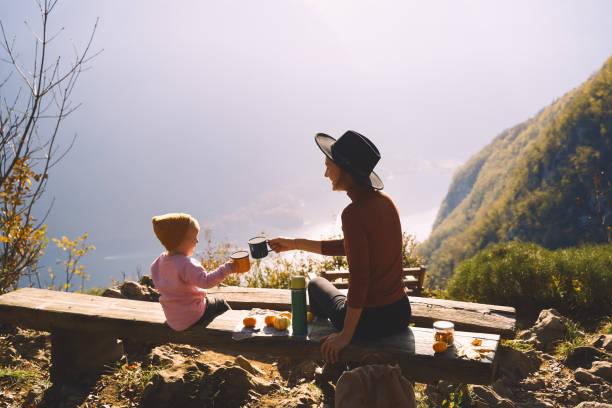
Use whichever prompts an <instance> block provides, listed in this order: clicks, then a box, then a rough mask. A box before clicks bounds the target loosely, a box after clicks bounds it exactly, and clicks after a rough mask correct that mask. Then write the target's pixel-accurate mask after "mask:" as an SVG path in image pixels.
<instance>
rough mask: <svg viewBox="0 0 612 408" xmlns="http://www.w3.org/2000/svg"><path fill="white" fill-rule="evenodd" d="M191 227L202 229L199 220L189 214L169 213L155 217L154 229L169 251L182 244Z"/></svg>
mask: <svg viewBox="0 0 612 408" xmlns="http://www.w3.org/2000/svg"><path fill="white" fill-rule="evenodd" d="M189 227H192V228H195V229H196V230H199V229H200V225H199V224H198V221H197V220H196V219H195V218H193V217H192V216H191V215H189V214H182V213H168V214H163V215H158V216H155V217H153V231H154V232H155V236H156V237H157V239H159V242H161V243H162V245H163V246H164V247H165V248H166V250H168V251H174V250H175V249H176V248H178V246H179V245H181V242H183V239H184V238H185V235H186V234H187V231H188V230H189Z"/></svg>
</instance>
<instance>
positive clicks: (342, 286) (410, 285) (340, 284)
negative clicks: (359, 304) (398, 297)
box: [330, 276, 419, 289]
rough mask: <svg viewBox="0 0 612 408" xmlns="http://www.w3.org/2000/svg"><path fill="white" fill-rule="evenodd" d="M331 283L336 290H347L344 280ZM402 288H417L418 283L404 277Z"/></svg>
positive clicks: (411, 278) (412, 278) (416, 280)
mask: <svg viewBox="0 0 612 408" xmlns="http://www.w3.org/2000/svg"><path fill="white" fill-rule="evenodd" d="M330 282H331V283H333V284H334V286H335V287H337V288H338V289H348V286H349V284H348V281H346V280H330ZM402 282H403V284H404V287H406V288H418V287H419V281H418V279H417V278H415V277H414V276H406V277H404V278H403V279H402Z"/></svg>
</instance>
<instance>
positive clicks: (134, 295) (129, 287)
mask: <svg viewBox="0 0 612 408" xmlns="http://www.w3.org/2000/svg"><path fill="white" fill-rule="evenodd" d="M145 276H146V275H145ZM145 276H143V277H142V278H141V279H140V283H139V282H133V281H125V282H123V283H122V284H120V285H117V286H112V287H110V288H108V289H106V290H105V291H104V293H102V296H105V297H112V298H120V299H131V300H144V301H147V302H158V301H159V296H160V295H159V292H158V291H157V289H155V285H153V281H152V280H150V279H151V278H150V277H145Z"/></svg>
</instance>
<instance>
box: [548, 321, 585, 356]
mask: <svg viewBox="0 0 612 408" xmlns="http://www.w3.org/2000/svg"><path fill="white" fill-rule="evenodd" d="M565 327H566V328H567V332H566V334H565V339H564V340H563V341H561V342H559V344H557V346H556V348H555V352H556V354H557V355H559V356H567V355H568V354H569V353H571V352H572V351H574V349H575V348H576V347H580V346H585V345H587V340H586V338H585V337H584V333H583V331H582V328H581V327H580V325H579V324H578V323H575V322H573V321H571V320H569V319H568V320H567V321H566V322H565Z"/></svg>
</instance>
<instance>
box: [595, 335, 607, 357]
mask: <svg viewBox="0 0 612 408" xmlns="http://www.w3.org/2000/svg"><path fill="white" fill-rule="evenodd" d="M592 345H593V347H597V348H600V349H604V350H605V351H607V352H608V353H610V352H612V334H601V335H599V337H598V338H597V339H595V341H593V343H592Z"/></svg>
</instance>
